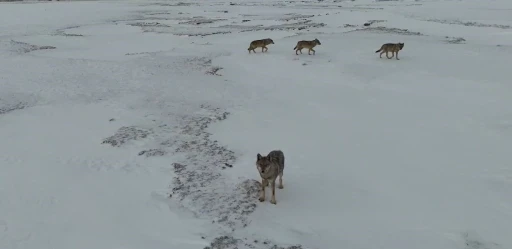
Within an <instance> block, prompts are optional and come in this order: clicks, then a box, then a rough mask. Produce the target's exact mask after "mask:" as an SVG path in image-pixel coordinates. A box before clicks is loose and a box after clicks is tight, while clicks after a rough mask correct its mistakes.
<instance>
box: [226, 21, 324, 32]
mask: <svg viewBox="0 0 512 249" xmlns="http://www.w3.org/2000/svg"><path fill="white" fill-rule="evenodd" d="M324 26H326V24H325V23H314V22H312V21H311V20H305V21H300V22H295V23H285V24H277V25H270V26H263V25H253V26H249V25H223V26H220V27H219V28H227V29H238V30H239V32H251V31H262V30H303V29H310V28H320V27H324Z"/></svg>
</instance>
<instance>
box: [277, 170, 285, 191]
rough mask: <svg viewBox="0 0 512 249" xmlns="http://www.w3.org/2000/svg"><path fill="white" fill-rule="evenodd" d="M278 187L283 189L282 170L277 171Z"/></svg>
mask: <svg viewBox="0 0 512 249" xmlns="http://www.w3.org/2000/svg"><path fill="white" fill-rule="evenodd" d="M277 187H278V188H279V189H283V188H284V186H283V172H281V173H279V186H277Z"/></svg>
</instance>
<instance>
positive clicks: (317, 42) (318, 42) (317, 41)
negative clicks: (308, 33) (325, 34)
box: [314, 38, 322, 45]
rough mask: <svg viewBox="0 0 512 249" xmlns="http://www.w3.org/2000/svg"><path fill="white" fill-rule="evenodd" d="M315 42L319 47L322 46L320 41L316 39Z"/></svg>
mask: <svg viewBox="0 0 512 249" xmlns="http://www.w3.org/2000/svg"><path fill="white" fill-rule="evenodd" d="M314 42H316V44H318V45H322V43H320V41H319V40H318V39H316V38H315V40H314Z"/></svg>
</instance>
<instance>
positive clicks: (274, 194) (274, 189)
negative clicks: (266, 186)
mask: <svg viewBox="0 0 512 249" xmlns="http://www.w3.org/2000/svg"><path fill="white" fill-rule="evenodd" d="M270 185H272V199H270V203H272V204H277V202H276V179H274V180H273V181H272V182H271V183H270Z"/></svg>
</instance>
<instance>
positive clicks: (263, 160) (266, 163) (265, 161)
mask: <svg viewBox="0 0 512 249" xmlns="http://www.w3.org/2000/svg"><path fill="white" fill-rule="evenodd" d="M272 163H273V162H272V158H270V157H268V156H262V155H260V154H259V153H258V155H256V167H257V168H258V171H259V172H260V174H265V172H267V170H268V168H269V167H270V165H271V164H272Z"/></svg>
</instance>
